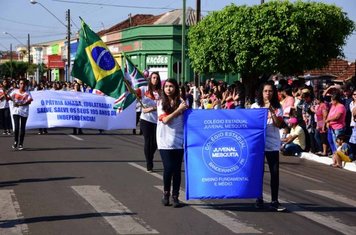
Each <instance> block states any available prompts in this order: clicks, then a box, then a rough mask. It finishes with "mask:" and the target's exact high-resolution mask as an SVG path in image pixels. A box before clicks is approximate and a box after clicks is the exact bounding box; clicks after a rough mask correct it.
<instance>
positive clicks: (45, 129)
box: [36, 83, 48, 135]
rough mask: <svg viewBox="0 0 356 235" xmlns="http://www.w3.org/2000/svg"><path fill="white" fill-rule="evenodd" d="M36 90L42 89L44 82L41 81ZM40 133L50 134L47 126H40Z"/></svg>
mask: <svg viewBox="0 0 356 235" xmlns="http://www.w3.org/2000/svg"><path fill="white" fill-rule="evenodd" d="M36 89H37V90H36V91H42V90H43V84H42V83H40V84H39V85H38V86H37V87H36ZM37 134H38V135H44V134H48V130H47V128H39V129H38V133H37Z"/></svg>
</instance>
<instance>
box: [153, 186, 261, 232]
mask: <svg viewBox="0 0 356 235" xmlns="http://www.w3.org/2000/svg"><path fill="white" fill-rule="evenodd" d="M155 188H157V189H159V190H160V191H161V192H163V188H162V186H158V185H156V186H155ZM181 196H182V198H185V192H184V191H183V190H181ZM179 200H180V201H181V202H183V203H184V204H187V205H189V201H187V200H184V199H181V198H180V199H179ZM192 202H193V203H194V205H189V207H191V208H193V209H195V210H197V211H199V212H200V213H202V214H204V215H206V216H208V217H209V218H210V219H212V220H214V221H215V222H217V223H219V224H221V225H222V226H224V227H226V228H227V229H229V230H230V231H232V232H233V233H237V234H248V233H253V234H256V233H262V232H261V231H259V230H257V229H255V228H254V227H252V226H250V225H248V224H246V223H243V222H241V221H239V220H238V219H237V218H236V217H231V216H229V215H227V214H226V213H224V212H222V211H221V210H218V209H217V208H216V207H214V204H207V203H206V202H204V201H200V200H192ZM226 212H227V213H231V214H233V215H235V213H232V212H231V211H229V210H226Z"/></svg>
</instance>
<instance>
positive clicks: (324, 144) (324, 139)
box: [314, 94, 329, 156]
mask: <svg viewBox="0 0 356 235" xmlns="http://www.w3.org/2000/svg"><path fill="white" fill-rule="evenodd" d="M315 102H316V105H315V107H314V112H315V119H316V131H315V140H316V144H317V148H318V150H319V152H317V155H320V156H327V155H328V136H327V128H326V118H327V116H328V112H329V106H328V104H327V103H326V102H325V101H324V97H323V96H322V95H321V94H319V96H317V97H316V99H315Z"/></svg>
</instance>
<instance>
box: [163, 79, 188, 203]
mask: <svg viewBox="0 0 356 235" xmlns="http://www.w3.org/2000/svg"><path fill="white" fill-rule="evenodd" d="M187 108H188V105H187V104H186V103H185V102H184V100H182V99H181V97H180V91H179V86H178V83H177V81H176V80H175V79H167V80H166V82H165V83H164V87H163V93H162V100H161V101H160V102H158V106H157V113H158V119H159V120H158V123H157V145H158V149H159V152H160V155H161V158H162V162H163V168H164V170H163V191H164V194H163V197H162V204H163V205H164V206H168V205H170V204H169V196H170V192H171V182H172V180H173V190H172V198H173V207H175V208H177V207H180V206H181V203H180V202H179V200H178V196H179V189H180V183H181V167H182V161H183V155H184V147H183V142H184V120H183V115H182V114H183V112H184V111H185V110H186V109H187Z"/></svg>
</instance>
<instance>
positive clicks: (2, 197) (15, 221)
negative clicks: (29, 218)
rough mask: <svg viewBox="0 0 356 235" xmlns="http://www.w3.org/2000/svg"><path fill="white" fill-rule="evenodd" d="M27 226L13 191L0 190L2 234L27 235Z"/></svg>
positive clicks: (0, 229)
mask: <svg viewBox="0 0 356 235" xmlns="http://www.w3.org/2000/svg"><path fill="white" fill-rule="evenodd" d="M27 233H28V227H27V224H24V223H23V216H22V213H21V210H20V206H19V203H18V201H17V198H16V195H15V193H14V191H13V190H0V234H13V235H18V234H27Z"/></svg>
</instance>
